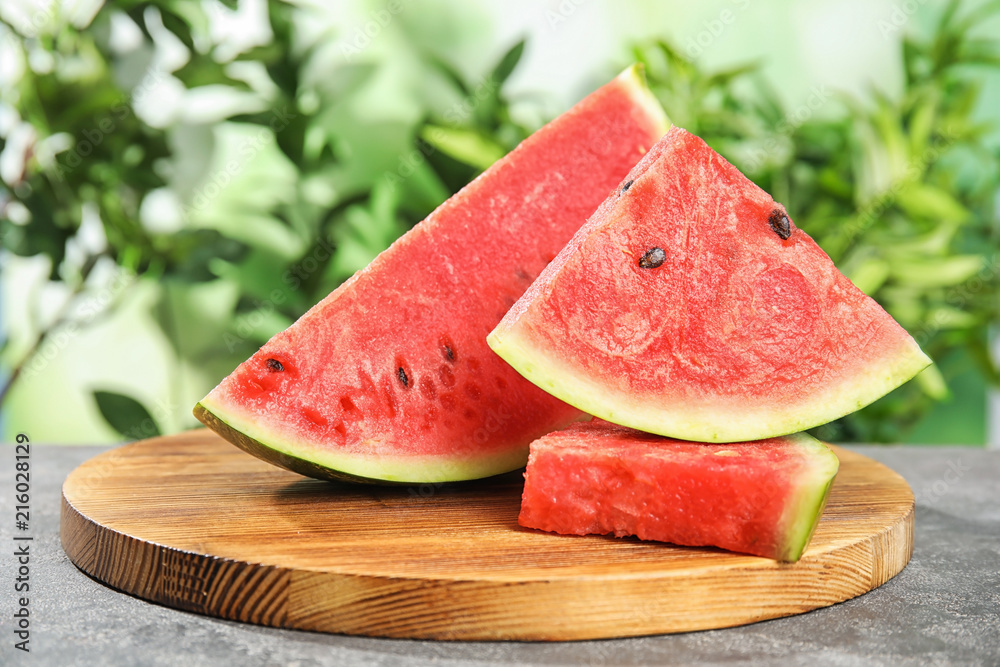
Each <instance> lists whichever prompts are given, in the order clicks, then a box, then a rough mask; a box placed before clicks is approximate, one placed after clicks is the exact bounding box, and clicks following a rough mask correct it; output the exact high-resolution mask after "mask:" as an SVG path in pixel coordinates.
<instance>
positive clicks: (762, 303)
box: [489, 128, 930, 442]
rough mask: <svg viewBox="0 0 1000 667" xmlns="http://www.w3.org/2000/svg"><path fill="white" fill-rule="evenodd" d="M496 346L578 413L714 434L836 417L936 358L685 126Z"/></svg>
mask: <svg viewBox="0 0 1000 667" xmlns="http://www.w3.org/2000/svg"><path fill="white" fill-rule="evenodd" d="M489 342H490V346H491V347H492V348H493V349H494V350H495V351H496V352H497V353H498V354H499V355H500V356H502V357H503V358H504V359H506V360H507V361H508V362H509V363H510V364H511V365H513V366H514V367H515V368H516V369H518V371H519V372H520V373H522V374H523V375H524V376H525V377H527V378H528V379H530V380H532V381H533V382H535V383H536V384H538V385H539V386H540V387H542V388H544V389H545V390H546V391H549V392H551V393H552V394H554V395H555V396H558V397H559V398H561V399H563V400H564V401H566V402H568V403H570V404H572V405H575V406H576V407H578V408H580V409H581V410H584V411H586V412H588V413H590V414H593V415H596V416H598V417H602V418H604V419H607V420H609V421H612V422H615V423H619V424H624V425H626V426H631V427H634V428H638V429H641V430H643V431H649V432H653V433H658V434H661V435H666V436H672V437H677V438H684V439H690V440H699V441H706V442H734V441H741V440H757V439H762V438H768V437H773V436H776V435H784V434H788V433H794V432H797V431H802V430H805V429H807V428H810V427H813V426H816V425H819V424H823V423H826V422H828V421H831V420H833V419H836V418H838V417H841V416H843V415H845V414H847V413H850V412H852V411H854V410H856V409H858V408H861V407H863V406H864V405H867V404H868V403H870V402H871V401H873V400H875V399H877V398H878V397H880V396H882V395H883V394H885V393H887V392H888V391H890V390H891V389H893V388H895V387H896V386H898V385H900V384H902V383H903V382H905V381H906V380H908V379H909V378H911V377H912V376H913V375H915V374H916V373H917V372H919V371H920V370H921V369H923V368H924V367H926V366H927V365H928V364H929V363H930V360H929V359H928V358H927V356H926V355H924V353H923V352H922V351H921V350H920V348H919V347H918V346H917V344H916V342H914V340H913V339H912V338H911V337H910V336H909V335H908V334H907V333H906V331H905V330H903V328H902V327H900V326H899V324H897V323H896V322H895V321H894V320H893V319H892V317H890V316H889V315H888V314H887V313H886V312H885V311H884V310H882V308H881V307H880V306H879V305H878V304H877V303H876V302H875V301H873V300H872V299H871V298H869V297H868V296H866V295H865V294H864V293H862V292H861V291H860V290H858V289H857V288H856V287H855V286H854V285H853V284H852V283H851V282H850V280H848V279H847V278H846V277H845V276H844V275H843V274H841V273H840V272H839V271H838V270H837V269H836V267H834V265H833V262H832V261H830V258H829V257H828V256H827V255H826V253H824V252H823V251H822V250H821V249H820V248H819V246H817V245H816V243H815V242H814V241H813V240H812V239H811V238H810V237H809V236H808V235H807V234H805V233H804V232H803V231H801V230H800V229H797V228H796V227H795V224H794V223H793V222H792V221H791V220H790V219H789V217H788V215H787V213H786V212H785V209H784V208H783V207H782V206H781V205H780V204H777V203H775V202H774V200H772V199H771V197H770V196H769V195H768V194H767V193H766V192H764V191H763V190H761V189H760V188H758V187H757V186H756V185H754V184H753V183H751V182H750V181H749V180H748V179H747V178H746V177H744V176H743V175H742V174H741V173H740V172H739V171H738V170H737V169H736V168H735V167H733V166H732V165H731V164H729V163H728V162H726V161H725V160H724V159H723V158H722V157H721V156H720V155H718V154H717V153H716V152H715V151H713V150H712V149H711V148H709V147H708V146H707V145H706V144H705V142H703V141H702V140H701V139H699V138H698V137H695V136H693V135H691V134H689V133H688V132H686V131H684V130H682V129H679V128H673V129H671V130H670V131H669V132H668V133H667V134H666V136H664V137H663V139H661V140H660V142H658V143H657V145H656V146H655V147H654V148H653V149H652V150H651V151H650V152H649V153H648V154H647V155H646V156H645V157H644V158H643V159H642V160H641V161H640V162H639V164H637V165H636V166H635V168H634V169H633V170H632V172H631V173H630V174H629V175H628V176H627V178H626V180H625V182H624V183H623V185H622V187H620V188H619V190H618V191H617V192H615V193H614V194H612V195H611V196H610V197H609V198H608V199H607V200H606V201H605V202H604V203H603V204H602V205H601V207H600V208H599V209H598V210H597V212H596V213H595V214H594V215H593V216H592V217H591V219H590V220H589V221H588V222H587V224H586V225H584V226H583V227H582V228H581V229H580V231H579V232H578V233H577V234H576V235H575V236H574V238H573V240H572V241H571V242H570V243H569V244H568V245H567V246H566V248H564V249H563V250H562V251H561V253H560V254H559V256H558V257H557V258H556V259H555V260H554V261H553V262H552V263H551V264H550V265H549V266H548V267H547V268H546V270H545V271H544V272H543V273H542V275H541V276H540V277H539V279H538V280H537V281H536V282H535V283H534V284H533V285H532V286H531V287H530V288H529V289H528V290H527V292H526V293H525V294H524V295H523V296H522V297H521V299H520V300H519V301H518V302H517V304H515V305H514V307H513V308H512V309H511V311H510V312H509V313H508V314H507V316H506V317H505V318H504V320H503V321H502V322H501V323H500V324H499V325H498V326H497V328H496V329H495V330H494V331H493V332H492V333H491V334H490V337H489Z"/></svg>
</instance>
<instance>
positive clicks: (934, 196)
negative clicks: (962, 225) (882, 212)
mask: <svg viewBox="0 0 1000 667" xmlns="http://www.w3.org/2000/svg"><path fill="white" fill-rule="evenodd" d="M896 202H897V203H898V204H899V206H900V208H902V209H903V210H904V211H906V213H907V214H908V215H910V216H912V217H914V218H932V219H937V220H948V221H954V222H961V221H962V220H965V219H966V218H967V217H969V210H968V209H967V208H965V207H964V206H962V204H961V203H959V201H958V200H957V199H955V197H954V195H952V194H951V193H949V192H947V191H945V190H942V189H941V188H937V187H934V186H933V185H927V184H926V183H912V184H910V185H907V186H905V187H903V188H901V189H900V190H899V193H898V194H897V195H896Z"/></svg>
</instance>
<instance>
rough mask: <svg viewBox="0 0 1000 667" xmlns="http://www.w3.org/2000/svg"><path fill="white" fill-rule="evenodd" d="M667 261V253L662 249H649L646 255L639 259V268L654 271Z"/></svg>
mask: <svg viewBox="0 0 1000 667" xmlns="http://www.w3.org/2000/svg"><path fill="white" fill-rule="evenodd" d="M665 261H667V253H665V252H664V251H663V248H650V249H649V250H647V251H646V254H645V255H643V256H642V257H640V258H639V268H641V269H655V268H656V267H658V266H660V265H661V264H663V263H664V262H665Z"/></svg>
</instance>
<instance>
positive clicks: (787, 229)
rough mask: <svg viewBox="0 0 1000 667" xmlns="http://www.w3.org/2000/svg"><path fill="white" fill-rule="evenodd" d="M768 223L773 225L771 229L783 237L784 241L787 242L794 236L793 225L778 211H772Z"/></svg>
mask: <svg viewBox="0 0 1000 667" xmlns="http://www.w3.org/2000/svg"><path fill="white" fill-rule="evenodd" d="M767 223H768V224H769V225H771V229H773V230H774V233H775V234H777V235H778V236H780V237H781V240H782V241H784V240H787V239H788V237H789V236H791V235H792V225H791V223H790V222H789V221H788V216H787V215H785V214H784V213H782V212H781V211H780V210H778V209H774V210H773V211H771V215H770V216H769V217H768V218H767Z"/></svg>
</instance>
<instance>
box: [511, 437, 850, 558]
mask: <svg viewBox="0 0 1000 667" xmlns="http://www.w3.org/2000/svg"><path fill="white" fill-rule="evenodd" d="M839 465H840V462H839V460H838V459H837V456H836V455H835V454H834V453H833V452H832V451H831V450H830V449H829V448H828V447H827V446H826V445H824V444H823V443H821V442H820V441H818V440H816V439H815V438H812V437H811V436H809V435H806V434H805V433H798V434H795V435H789V436H784V437H779V438H770V439H767V440H759V441H755V442H742V443H735V444H708V443H701V442H690V441H685V440H673V439H671V438H665V437H662V436H658V435H654V434H650V433H645V432H642V431H636V430H634V429H630V428H627V427H624V426H618V425H616V424H611V423H609V422H605V421H602V420H594V421H592V422H589V423H578V424H574V425H572V426H570V427H569V428H567V429H565V430H562V431H557V432H553V433H550V434H548V435H545V436H543V437H542V438H540V439H538V440H536V441H535V442H533V443H532V444H531V451H530V455H529V459H528V467H527V470H526V472H525V476H524V477H525V484H524V495H523V497H522V501H521V513H520V516H519V517H518V523H520V524H521V525H522V526H525V527H527V528H537V529H539V530H545V531H549V532H555V533H561V534H565V535H588V534H598V535H604V534H608V533H613V534H614V535H616V536H618V537H622V536H626V535H634V536H636V537H638V538H639V539H642V540H658V541H662V542H671V543H673V544H679V545H685V546H694V547H701V546H714V547H720V548H722V549H727V550H730V551H738V552H741V553H747V554H753V555H756V556H764V557H766V558H773V559H775V560H780V561H789V562H794V561H797V560H799V558H800V557H801V556H802V552H803V551H804V550H805V548H806V545H807V544H808V543H809V539H810V538H811V537H812V533H813V530H814V529H815V528H816V524H817V523H818V522H819V518H820V515H821V514H822V512H823V508H824V506H825V505H826V498H827V494H828V493H829V490H830V487H831V485H832V484H833V480H834V477H835V476H836V474H837V470H838V468H839Z"/></svg>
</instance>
